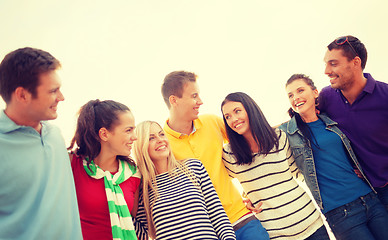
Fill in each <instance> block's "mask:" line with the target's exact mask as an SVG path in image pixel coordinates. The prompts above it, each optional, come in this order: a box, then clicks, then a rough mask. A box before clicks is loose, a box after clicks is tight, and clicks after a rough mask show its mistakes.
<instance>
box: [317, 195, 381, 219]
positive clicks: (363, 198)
mask: <svg viewBox="0 0 388 240" xmlns="http://www.w3.org/2000/svg"><path fill="white" fill-rule="evenodd" d="M375 198H377V195H376V193H374V192H373V191H371V192H370V193H368V194H367V195H364V196H361V197H358V198H357V199H356V200H354V201H352V202H350V203H347V204H344V205H342V206H340V207H337V208H335V209H333V210H330V211H328V212H327V213H325V214H324V215H325V216H330V215H333V214H335V213H337V212H342V211H343V210H344V209H351V208H352V207H354V206H357V205H360V204H364V203H366V202H367V201H369V200H372V199H375Z"/></svg>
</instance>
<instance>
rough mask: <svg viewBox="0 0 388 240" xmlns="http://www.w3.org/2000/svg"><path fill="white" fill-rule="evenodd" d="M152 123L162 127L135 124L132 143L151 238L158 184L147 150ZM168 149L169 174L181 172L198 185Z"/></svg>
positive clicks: (149, 124) (153, 236) (154, 233)
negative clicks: (151, 195)
mask: <svg viewBox="0 0 388 240" xmlns="http://www.w3.org/2000/svg"><path fill="white" fill-rule="evenodd" d="M153 124H155V125H157V126H159V127H160V129H162V127H161V126H160V125H159V124H158V123H157V122H155V121H144V122H141V123H139V124H138V125H137V126H136V135H137V141H136V142H135V143H134V157H135V160H136V163H137V166H138V168H139V171H140V173H141V175H142V183H141V188H142V193H143V202H144V210H145V212H146V218H147V225H148V234H149V235H150V236H151V237H152V238H155V237H156V229H155V224H154V221H153V218H152V209H153V206H154V204H155V202H156V200H157V198H158V186H157V183H156V176H157V175H158V172H157V170H156V167H155V165H154V163H153V161H152V159H151V157H150V155H149V152H148V146H149V137H150V129H151V126H152V125H153ZM169 149H170V153H169V155H168V157H167V163H168V169H169V174H170V176H171V177H174V176H175V175H178V174H179V173H183V174H185V175H186V176H187V177H188V178H189V179H190V180H191V181H192V182H193V184H194V185H195V186H197V187H199V184H198V182H197V180H196V178H195V176H194V174H193V173H192V171H190V170H189V169H188V168H187V167H186V165H185V164H184V163H182V162H179V161H177V160H176V159H175V157H174V154H173V153H172V151H171V147H169ZM174 169H177V170H178V171H173V170H174ZM150 192H153V193H154V195H155V197H154V198H153V201H152V202H150V198H149V196H150V194H149V193H150Z"/></svg>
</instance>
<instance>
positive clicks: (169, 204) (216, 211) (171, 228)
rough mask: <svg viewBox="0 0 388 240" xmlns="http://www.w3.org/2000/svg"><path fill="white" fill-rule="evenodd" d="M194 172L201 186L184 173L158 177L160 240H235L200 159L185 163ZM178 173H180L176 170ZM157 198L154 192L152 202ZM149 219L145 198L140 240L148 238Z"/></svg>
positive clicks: (156, 214)
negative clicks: (197, 185) (145, 209)
mask: <svg viewBox="0 0 388 240" xmlns="http://www.w3.org/2000/svg"><path fill="white" fill-rule="evenodd" d="M185 164H186V165H187V166H188V168H189V169H190V170H191V171H193V173H194V176H195V177H196V179H197V180H198V183H199V187H196V186H194V184H193V182H192V181H191V180H190V179H189V178H188V177H187V176H186V175H184V174H179V175H175V176H174V177H171V175H170V174H169V173H162V174H159V175H157V176H156V182H157V186H158V193H159V197H158V199H157V201H156V202H155V205H154V207H153V209H152V217H153V219H154V223H155V228H156V239H225V240H227V239H230V240H235V239H236V238H235V235H234V231H233V228H232V225H231V224H230V221H229V219H228V217H227V216H226V213H225V211H224V209H223V208H222V205H221V202H220V200H219V198H218V196H217V193H216V191H215V189H214V187H213V184H212V183H211V181H210V178H209V176H208V174H207V172H206V170H205V168H204V166H203V165H202V163H201V162H200V161H199V160H196V159H189V160H187V161H186V162H185ZM174 171H177V169H175V170H174ZM154 197H155V195H154V194H153V193H152V192H151V193H150V200H151V201H152V200H153V199H154ZM146 225H147V220H146V216H145V211H144V205H143V201H142V196H141V195H140V199H139V208H138V212H137V216H136V220H135V229H136V231H137V235H138V238H139V239H148V235H147V226H146Z"/></svg>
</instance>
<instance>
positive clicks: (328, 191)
mask: <svg viewBox="0 0 388 240" xmlns="http://www.w3.org/2000/svg"><path fill="white" fill-rule="evenodd" d="M286 91H287V94H288V98H289V101H290V104H291V108H290V110H289V114H290V116H291V120H290V121H288V122H286V123H283V124H282V125H281V126H280V127H279V128H280V129H282V130H283V131H285V133H286V134H287V137H288V139H289V142H290V147H291V149H292V152H293V156H294V158H295V161H296V164H297V166H298V168H299V169H300V171H301V172H302V173H303V174H304V177H305V180H306V185H307V186H308V187H309V188H310V190H311V192H312V195H313V197H314V198H315V201H316V202H317V204H318V206H319V207H320V208H321V211H322V213H323V214H324V215H325V216H326V219H327V221H328V223H329V226H330V227H331V229H332V231H333V233H334V235H335V236H336V238H337V239H338V240H340V239H349V240H350V239H381V240H382V239H388V228H387V226H388V214H387V212H386V210H385V208H384V206H383V205H382V203H381V202H380V201H379V199H378V198H377V196H376V194H375V191H374V190H373V187H372V185H371V184H370V182H369V181H368V179H367V178H366V176H365V174H364V173H363V170H362V169H361V166H360V164H359V163H358V161H357V158H356V156H355V153H354V152H353V150H352V147H351V145H350V142H349V140H348V138H347V137H346V136H345V135H344V134H343V133H342V132H341V130H339V128H338V127H337V123H336V122H334V121H332V120H331V119H330V118H328V117H327V116H326V115H325V114H318V115H317V109H316V105H317V98H318V90H317V88H316V87H315V85H314V82H313V81H312V80H311V79H310V78H309V77H308V76H306V75H304V74H294V75H292V76H291V77H290V79H288V81H287V83H286ZM356 172H357V174H356ZM357 175H358V176H357Z"/></svg>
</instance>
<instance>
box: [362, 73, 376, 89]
mask: <svg viewBox="0 0 388 240" xmlns="http://www.w3.org/2000/svg"><path fill="white" fill-rule="evenodd" d="M364 77H365V78H366V79H367V80H366V85H365V87H364V89H363V91H364V92H367V93H372V92H373V90H374V89H375V87H376V80H374V79H373V77H372V75H370V74H369V73H364Z"/></svg>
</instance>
